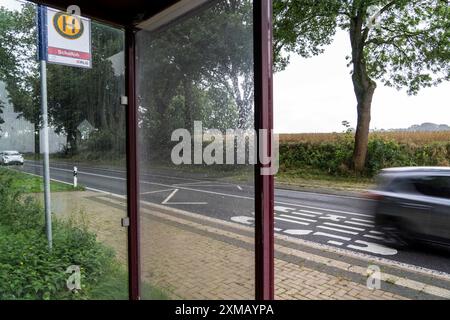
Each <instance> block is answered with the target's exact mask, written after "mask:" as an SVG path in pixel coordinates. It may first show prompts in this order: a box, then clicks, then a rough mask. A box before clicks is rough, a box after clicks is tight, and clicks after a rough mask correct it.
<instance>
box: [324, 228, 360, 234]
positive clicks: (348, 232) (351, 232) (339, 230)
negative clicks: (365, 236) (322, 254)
mask: <svg viewBox="0 0 450 320" xmlns="http://www.w3.org/2000/svg"><path fill="white" fill-rule="evenodd" d="M317 228H320V229H327V230H331V231H336V232H342V233H347V234H353V235H357V234H358V232H353V231H348V230H341V229H337V228H331V227H326V226H317Z"/></svg>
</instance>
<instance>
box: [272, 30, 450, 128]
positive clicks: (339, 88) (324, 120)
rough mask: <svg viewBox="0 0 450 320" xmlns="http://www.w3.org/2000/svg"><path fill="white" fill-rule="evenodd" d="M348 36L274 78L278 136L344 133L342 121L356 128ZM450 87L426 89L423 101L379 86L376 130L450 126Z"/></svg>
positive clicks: (295, 61) (296, 58)
mask: <svg viewBox="0 0 450 320" xmlns="http://www.w3.org/2000/svg"><path fill="white" fill-rule="evenodd" d="M349 54H350V42H349V39H348V37H347V34H346V33H345V32H343V31H340V32H338V33H337V34H336V37H335V39H334V42H333V43H332V44H331V45H330V46H328V47H327V48H326V51H325V52H324V53H323V54H322V55H320V56H316V57H313V58H309V59H304V58H302V57H299V56H292V57H291V63H290V64H289V66H288V67H287V68H286V70H284V71H282V72H279V73H276V74H275V75H274V128H275V131H276V132H278V133H302V132H341V131H343V130H344V129H343V126H342V124H341V123H342V121H343V120H347V121H349V122H350V124H351V126H352V127H355V126H356V98H355V96H354V92H353V86H352V81H351V76H350V71H351V67H349V68H348V67H347V62H346V60H345V56H347V55H349ZM449 100H450V83H449V82H446V83H442V84H440V85H439V86H438V87H432V88H426V89H422V90H421V91H420V92H419V94H418V95H417V96H408V95H407V93H406V90H401V91H397V90H396V89H393V88H388V87H384V86H383V85H382V84H381V83H378V87H377V89H376V91H375V95H374V98H373V102H372V121H371V129H392V128H407V127H410V126H411V125H413V124H421V123H424V122H433V123H437V124H448V125H450V103H449Z"/></svg>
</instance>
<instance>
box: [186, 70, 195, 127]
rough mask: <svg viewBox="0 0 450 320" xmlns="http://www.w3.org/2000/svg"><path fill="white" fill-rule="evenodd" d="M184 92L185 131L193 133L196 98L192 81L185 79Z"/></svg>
mask: <svg viewBox="0 0 450 320" xmlns="http://www.w3.org/2000/svg"><path fill="white" fill-rule="evenodd" d="M183 91H184V121H185V124H184V125H185V129H188V130H190V131H192V132H193V130H194V120H195V109H194V98H193V92H192V91H193V90H192V81H191V80H190V79H188V78H185V79H183Z"/></svg>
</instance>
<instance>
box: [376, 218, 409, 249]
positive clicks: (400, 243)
mask: <svg viewBox="0 0 450 320" xmlns="http://www.w3.org/2000/svg"><path fill="white" fill-rule="evenodd" d="M382 232H383V234H384V239H385V241H386V243H387V244H388V245H389V246H391V247H393V248H397V249H401V248H405V247H407V246H408V245H409V237H408V235H407V233H406V232H405V231H404V230H402V229H401V228H400V227H399V226H398V224H397V223H393V222H392V223H389V224H387V225H386V226H384V227H382Z"/></svg>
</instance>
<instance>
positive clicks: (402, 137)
mask: <svg viewBox="0 0 450 320" xmlns="http://www.w3.org/2000/svg"><path fill="white" fill-rule="evenodd" d="M344 135H345V133H292V134H291V133H288V134H280V143H300V142H308V143H313V144H314V143H322V142H337V141H338V140H339V139H340V138H342V137H343V136H344ZM370 137H371V138H379V139H382V140H390V141H395V142H398V143H404V144H411V145H424V144H429V143H432V142H450V131H433V132H408V131H389V132H372V133H370Z"/></svg>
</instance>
